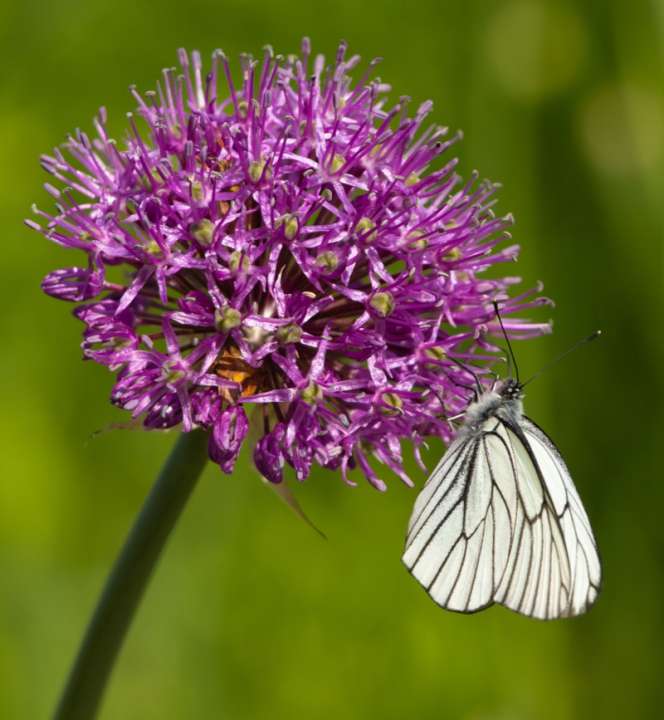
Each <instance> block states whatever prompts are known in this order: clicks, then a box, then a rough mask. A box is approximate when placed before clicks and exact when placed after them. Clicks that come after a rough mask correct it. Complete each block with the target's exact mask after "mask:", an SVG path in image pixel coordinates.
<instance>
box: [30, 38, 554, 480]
mask: <svg viewBox="0 0 664 720" xmlns="http://www.w3.org/2000/svg"><path fill="white" fill-rule="evenodd" d="M179 60H180V65H181V67H182V73H181V74H177V73H176V71H175V70H173V69H169V70H165V71H164V73H163V78H162V81H161V82H160V83H159V84H158V86H157V90H156V92H147V93H145V94H144V95H140V94H139V93H138V92H136V91H133V94H134V97H135V98H136V101H137V103H138V108H137V111H136V113H135V114H130V116H129V125H130V132H129V134H128V136H127V138H126V139H125V141H124V142H123V143H122V144H119V143H116V142H115V141H114V140H113V139H112V138H111V137H109V135H108V132H107V129H106V112H105V110H104V109H102V110H101V111H100V113H99V115H98V117H97V118H96V119H95V122H94V125H95V130H96V137H94V139H91V138H89V137H88V136H87V135H86V134H85V133H83V132H81V131H77V132H76V133H75V134H74V135H73V136H72V137H70V138H68V140H67V142H66V143H65V144H64V146H63V147H62V148H60V149H57V150H55V152H54V154H53V156H46V157H43V159H42V164H43V167H44V168H45V169H46V170H47V171H48V172H49V173H50V174H51V175H53V176H54V177H55V178H56V179H57V180H58V181H59V186H60V187H59V188H56V187H54V186H53V185H50V184H49V185H46V188H47V190H48V192H49V193H50V194H51V195H52V196H53V197H54V198H55V200H56V208H57V209H56V211H55V212H54V213H53V214H49V213H46V212H44V211H42V210H37V209H36V212H37V214H38V215H39V216H40V222H39V223H37V222H34V221H29V224H30V225H31V226H32V227H34V228H36V229H38V230H39V231H40V232H42V233H44V234H45V235H46V236H47V237H48V238H49V239H51V240H53V241H55V242H56V243H58V244H59V245H62V246H64V247H67V248H74V249H77V250H81V251H83V252H84V253H85V255H86V256H87V264H86V266H85V267H69V268H65V269H61V270H57V271H55V272H53V273H50V274H49V275H48V276H47V277H46V278H45V279H44V281H43V289H44V291H45V292H46V293H48V294H49V295H52V296H54V297H56V298H59V299H62V300H68V301H71V302H74V303H76V304H77V307H76V309H75V310H74V313H75V315H76V317H78V318H79V319H80V320H81V321H82V322H83V323H84V325H85V330H84V333H83V343H82V347H83V352H84V355H85V357H86V358H90V359H92V360H95V361H97V362H99V363H101V364H102V365H105V366H107V367H108V368H109V369H110V370H111V371H113V372H114V373H116V384H115V386H114V388H113V391H112V395H111V399H112V402H113V403H114V404H115V405H117V406H119V407H121V408H124V409H125V410H128V411H130V412H131V414H132V416H133V417H134V418H139V419H140V421H141V422H142V423H143V425H144V426H145V427H146V428H148V429H165V428H172V427H176V426H179V427H181V429H182V430H183V431H185V432H187V431H190V430H192V429H193V428H197V427H200V428H204V429H206V430H209V438H210V439H209V453H210V457H211V458H212V459H213V460H214V461H215V462H216V463H218V464H219V466H220V467H221V468H222V470H224V471H225V472H231V470H232V469H233V465H234V463H235V461H236V459H237V456H238V454H239V452H240V448H241V446H242V445H243V443H244V442H245V441H249V438H251V440H250V442H251V444H252V447H253V456H254V462H255V464H256V467H257V468H258V470H259V471H260V472H261V473H262V474H263V475H264V476H265V477H266V478H268V479H269V480H271V481H273V482H280V481H281V480H282V478H283V471H284V468H285V466H286V465H290V466H292V467H293V468H294V470H295V473H296V475H297V477H298V478H299V479H304V478H305V477H307V476H308V475H309V473H310V471H311V468H312V466H313V465H314V464H318V465H320V466H323V467H325V468H329V469H340V470H341V471H342V474H343V477H344V478H345V479H346V480H348V481H349V482H350V479H349V476H348V470H349V469H352V468H355V467H358V468H360V470H361V471H362V472H363V473H364V474H365V475H366V477H367V478H368V480H369V481H370V482H371V483H372V484H373V485H374V486H375V487H377V488H378V489H381V490H382V489H384V488H385V483H384V480H382V479H381V478H380V477H379V475H378V472H377V470H376V467H377V465H376V462H375V461H378V462H379V463H382V464H383V465H385V466H387V467H388V468H390V469H391V470H392V471H394V472H395V473H396V474H397V475H399V476H400V477H401V478H402V479H403V480H404V481H405V482H407V483H409V484H410V480H409V478H408V476H407V474H406V472H405V470H404V466H403V460H402V447H401V446H402V442H403V441H410V443H411V444H412V446H413V447H414V449H415V454H416V457H417V458H418V460H419V454H418V449H419V447H420V446H421V444H422V443H423V441H424V439H425V438H426V437H427V436H439V437H442V438H443V439H444V440H446V441H449V440H450V439H451V437H452V436H453V435H454V425H453V424H452V422H451V421H450V418H454V417H457V416H459V415H460V414H461V413H463V412H464V410H465V409H466V407H467V405H468V403H469V401H470V400H471V399H472V395H473V389H472V386H473V384H474V382H475V381H474V378H473V375H478V376H479V378H480V381H483V380H484V379H486V381H487V382H488V378H489V372H490V365H491V363H492V362H493V361H495V360H496V359H497V358H498V357H499V356H500V354H501V353H500V351H499V348H497V347H496V346H495V345H494V343H493V342H492V340H491V336H492V335H495V334H496V331H497V319H496V317H495V311H494V308H493V305H492V303H493V301H498V302H499V303H500V307H501V314H502V316H503V321H504V324H505V328H506V332H507V333H508V335H509V336H510V337H511V338H525V337H531V336H535V335H538V334H541V333H542V332H545V331H547V329H548V325H546V324H541V323H531V322H529V321H527V320H524V319H519V318H516V317H514V313H518V312H521V311H523V310H525V309H527V308H529V307H533V306H537V305H541V304H543V303H545V302H546V300H545V299H543V298H541V297H538V292H539V288H536V289H533V290H531V291H529V292H525V293H521V294H518V295H516V296H512V297H510V295H509V292H508V291H509V289H510V287H511V286H512V285H514V284H516V283H518V282H519V279H518V278H514V277H502V278H500V279H487V278H484V277H483V273H484V271H486V270H487V269H488V268H491V267H493V266H494V265H496V264H498V263H502V262H505V261H512V260H514V259H515V258H516V254H517V249H518V248H517V247H516V246H514V245H512V244H509V243H507V244H506V243H505V241H506V240H508V239H509V235H508V233H507V232H506V229H507V228H508V226H509V225H510V224H511V218H510V217H509V216H507V217H499V216H496V215H495V214H494V213H493V212H492V209H491V208H492V206H493V204H494V202H495V201H494V191H495V186H494V185H492V184H491V183H488V182H478V181H477V178H476V177H473V178H471V179H470V180H469V181H467V182H464V181H462V180H461V178H460V177H459V176H458V175H457V173H456V172H455V167H456V164H457V161H456V160H455V159H449V160H445V159H444V157H443V156H444V155H445V154H446V151H447V150H448V149H449V148H450V146H451V145H452V144H453V143H454V142H455V141H456V140H457V139H458V136H449V135H448V133H447V130H446V129H444V128H441V127H437V126H425V124H424V122H425V118H426V117H427V115H428V114H429V112H430V110H431V103H430V102H425V103H423V104H422V105H421V106H420V107H419V108H418V109H417V110H416V111H415V112H414V113H413V114H410V115H409V113H408V111H407V106H408V100H407V99H406V98H402V99H401V100H400V101H399V102H398V103H397V104H396V105H394V106H393V107H390V106H389V104H388V102H387V99H386V93H387V92H388V91H389V87H388V86H387V85H385V84H384V83H382V82H380V81H379V80H372V79H371V74H372V70H373V68H374V65H375V63H371V64H370V65H369V67H368V69H367V70H366V72H365V73H364V74H363V75H362V77H361V79H359V81H358V82H357V83H355V84H353V83H352V82H351V80H350V77H349V73H350V71H351V70H353V68H355V66H356V65H357V64H358V61H359V58H358V57H357V56H352V57H346V46H345V45H344V44H342V45H341V46H340V47H339V50H338V52H337V56H336V59H335V61H334V63H333V64H332V65H326V64H325V61H324V59H323V57H322V56H317V57H314V58H312V57H311V56H310V47H309V43H308V41H306V40H305V41H304V42H303V47H302V53H301V55H300V56H299V57H294V56H291V57H289V58H287V59H285V58H282V57H280V56H276V57H275V56H274V55H273V53H272V51H271V50H270V49H267V50H266V51H265V55H264V58H263V59H262V60H261V61H255V60H253V59H252V58H250V57H248V56H246V57H243V58H242V65H241V78H240V80H239V81H238V82H237V83H234V81H233V77H232V73H231V68H230V67H229V64H228V62H227V60H226V58H225V56H224V55H223V53H221V52H219V51H218V52H215V53H214V54H213V57H212V64H211V68H210V71H209V72H208V73H207V74H206V75H204V74H203V69H202V64H201V59H200V56H199V54H198V53H196V52H194V53H192V55H191V57H190V56H189V55H187V53H185V52H184V51H180V54H179ZM224 83H225V89H224V91H223V92H222V93H220V94H219V95H218V92H219V89H218V88H219V86H221V85H222V84H224ZM494 275H495V273H494Z"/></svg>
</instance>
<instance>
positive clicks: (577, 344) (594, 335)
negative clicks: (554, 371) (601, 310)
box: [521, 330, 602, 387]
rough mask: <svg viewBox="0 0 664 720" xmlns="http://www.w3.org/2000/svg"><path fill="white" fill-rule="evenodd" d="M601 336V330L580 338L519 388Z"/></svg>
mask: <svg viewBox="0 0 664 720" xmlns="http://www.w3.org/2000/svg"><path fill="white" fill-rule="evenodd" d="M601 334H602V331H601V330H595V332H592V333H590V335H588V336H587V337H584V338H581V340H577V342H575V343H574V345H572V347H570V348H567V350H565V351H564V352H561V353H560V355H558V356H557V357H555V358H553V360H551V361H550V362H548V363H547V364H546V365H545V366H544V367H541V368H540V369H539V370H538V371H537V372H536V373H535V374H534V375H533V376H532V377H530V378H528V380H526V382H525V383H523V385H522V386H521V387H525V386H526V385H528V383H531V382H532V381H533V380H534V379H535V378H536V377H539V376H540V375H541V374H542V373H543V372H544V371H545V370H548V369H549V368H550V367H552V366H553V365H556V364H557V363H559V362H560V361H561V360H562V359H563V358H566V357H567V356H568V355H569V354H570V353H571V352H574V351H575V350H577V349H578V348H580V347H581V346H582V345H585V344H586V343H589V342H592V341H593V340H597V338H598V337H599V336H600V335H601Z"/></svg>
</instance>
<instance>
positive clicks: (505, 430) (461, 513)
mask: <svg viewBox="0 0 664 720" xmlns="http://www.w3.org/2000/svg"><path fill="white" fill-rule="evenodd" d="M501 325H502V322H501ZM598 334H599V333H595V334H593V336H590V337H589V338H586V339H585V340H584V341H582V342H585V341H587V340H590V339H593V338H594V337H596V336H597V335H598ZM505 338H506V339H507V336H506V335H505ZM507 341H508V345H509V340H508V339H507ZM510 354H511V348H510ZM512 358H513V355H512ZM517 378H518V372H517ZM524 384H525V383H524ZM524 384H521V383H520V382H519V381H518V379H514V378H512V377H509V378H508V379H506V380H501V381H498V382H497V383H496V384H495V386H494V387H493V388H492V389H491V390H485V391H484V392H482V393H481V394H478V397H477V399H476V400H475V402H473V403H471V404H470V405H469V406H468V409H467V410H466V412H465V415H464V420H463V425H462V427H461V429H460V431H459V433H458V435H457V437H456V439H455V440H454V441H453V442H452V444H451V445H450V447H449V449H448V450H447V452H446V453H445V455H444V456H443V458H442V459H441V461H440V462H439V464H438V466H437V467H436V469H435V470H434V471H433V473H432V474H431V476H430V477H429V479H428V480H427V482H426V484H425V486H424V487H423V489H422V491H421V492H420V494H419V496H418V497H417V500H416V502H415V507H414V509H413V513H412V515H411V518H410V522H409V524H408V532H407V537H406V548H405V552H404V554H403V562H404V564H405V565H406V567H407V568H408V570H409V571H410V573H411V574H412V575H413V576H414V577H415V578H416V579H417V580H418V581H419V582H420V584H421V585H422V586H423V587H424V588H425V589H426V591H427V593H428V594H429V595H430V596H431V598H432V599H433V600H434V601H435V602H436V603H437V604H438V605H440V606H442V607H444V608H446V609H448V610H455V611H458V612H463V613H473V612H477V611H479V610H483V609H485V608H487V607H489V606H490V605H493V604H494V603H499V604H501V605H504V606H506V607H508V608H510V609H511V610H515V611H516V612H518V613H521V614H523V615H528V616H530V617H535V618H539V619H546V620H549V619H553V618H560V617H571V616H574V615H580V614H581V613H584V612H585V611H586V610H587V609H588V608H589V607H590V606H591V605H592V604H593V603H594V602H595V600H596V599H597V596H598V594H599V591H600V584H601V564H600V559H599V555H598V551H597V544H596V542H595V538H594V536H593V532H592V528H591V526H590V522H589V520H588V516H587V515H586V511H585V510H584V508H583V505H582V503H581V500H580V498H579V495H578V493H577V491H576V489H575V487H574V483H573V482H572V478H571V476H570V473H569V470H568V469H567V466H566V464H565V461H564V460H563V458H562V456H561V454H560V452H559V450H558V449H557V448H556V446H555V444H554V443H553V441H552V440H551V439H550V438H549V436H548V435H547V434H546V433H545V432H544V431H543V430H542V429H541V428H540V427H538V426H537V425H536V424H535V423H534V422H533V421H532V420H530V419H529V418H527V417H526V416H525V415H524V414H523V402H522V399H523V387H524Z"/></svg>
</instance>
